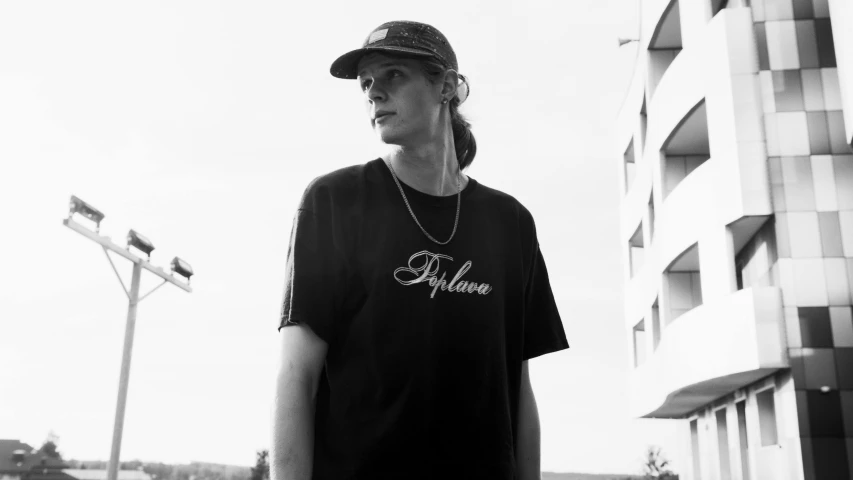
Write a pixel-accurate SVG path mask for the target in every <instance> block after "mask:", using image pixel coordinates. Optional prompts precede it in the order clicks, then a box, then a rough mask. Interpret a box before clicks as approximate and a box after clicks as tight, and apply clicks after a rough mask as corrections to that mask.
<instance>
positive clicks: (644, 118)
mask: <svg viewBox="0 0 853 480" xmlns="http://www.w3.org/2000/svg"><path fill="white" fill-rule="evenodd" d="M648 125H649V116H648V115H646V96H645V95H643V106H642V107H640V148H641V149H642V150H641V152H640V153H641V154H642V152H643V151H645V150H646V130H647V129H648Z"/></svg>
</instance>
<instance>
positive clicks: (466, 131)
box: [450, 97, 477, 170]
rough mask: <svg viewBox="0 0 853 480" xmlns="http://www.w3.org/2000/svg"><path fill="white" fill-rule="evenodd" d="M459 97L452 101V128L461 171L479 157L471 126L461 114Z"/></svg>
mask: <svg viewBox="0 0 853 480" xmlns="http://www.w3.org/2000/svg"><path fill="white" fill-rule="evenodd" d="M459 103H460V102H459V97H453V99H452V100H451V101H450V128H451V129H452V130H453V145H455V146H456V160H457V161H459V170H465V169H466V168H468V166H469V165H471V162H473V161H474V156H475V155H477V140H475V139H474V134H473V133H471V124H470V123H469V122H468V120H466V119H465V117H464V116H463V115H462V114H461V113H460V112H459Z"/></svg>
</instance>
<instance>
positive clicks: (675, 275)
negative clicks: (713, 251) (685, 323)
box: [664, 243, 702, 325]
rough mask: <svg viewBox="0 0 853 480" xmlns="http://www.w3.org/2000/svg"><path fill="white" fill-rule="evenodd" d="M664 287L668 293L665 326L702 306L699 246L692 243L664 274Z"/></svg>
mask: <svg viewBox="0 0 853 480" xmlns="http://www.w3.org/2000/svg"><path fill="white" fill-rule="evenodd" d="M664 277H665V278H664V286H665V287H666V288H667V292H668V293H669V312H667V313H668V315H666V325H669V324H670V323H672V322H673V321H675V319H677V318H678V317H680V316H681V315H684V314H685V313H687V312H689V311H690V310H693V309H694V308H696V307H698V306H700V305H702V276H701V272H700V271H699V244H696V243H694V244H693V246H691V247H690V248H688V249H687V250H686V251H685V252H684V253H682V254H681V255H680V256H679V257H678V258H677V259H675V261H673V262H672V264H671V265H670V266H669V267H667V269H666V271H665V272H664Z"/></svg>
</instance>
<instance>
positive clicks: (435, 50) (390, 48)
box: [329, 20, 459, 79]
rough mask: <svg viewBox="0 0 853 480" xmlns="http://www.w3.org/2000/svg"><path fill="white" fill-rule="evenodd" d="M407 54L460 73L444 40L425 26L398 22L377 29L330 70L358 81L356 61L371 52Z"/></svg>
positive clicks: (436, 30)
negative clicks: (423, 58) (422, 57)
mask: <svg viewBox="0 0 853 480" xmlns="http://www.w3.org/2000/svg"><path fill="white" fill-rule="evenodd" d="M383 51H384V52H392V53H406V54H410V55H418V56H424V57H432V58H435V59H436V60H438V61H439V63H441V64H443V65H444V66H445V67H447V68H452V69H454V70H457V71H458V70H459V64H458V63H457V62H456V54H455V53H454V52H453V48H452V47H451V46H450V42H448V41H447V38H446V37H445V36H444V35H443V34H442V33H441V32H439V31H438V29H436V28H435V27H433V26H431V25H427V24H425V23H418V22H409V21H405V20H398V21H394V22H388V23H383V24H382V25H380V26H378V27H376V28H375V29H374V30H373V31H372V32H370V35H368V36H367V38H366V39H365V40H364V44H363V45H362V46H361V48H359V49H358V50H353V51H351V52H348V53H345V54H343V55H341V56H340V57H338V59H337V60H335V61H334V62H333V63H332V68H331V69H329V70H330V72H331V73H332V75H333V76H335V77H338V78H348V79H352V78H357V77H358V72H357V71H356V70H357V69H358V61H359V60H361V57H363V56H364V55H367V54H368V53H371V52H383Z"/></svg>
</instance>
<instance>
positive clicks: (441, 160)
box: [382, 132, 468, 197]
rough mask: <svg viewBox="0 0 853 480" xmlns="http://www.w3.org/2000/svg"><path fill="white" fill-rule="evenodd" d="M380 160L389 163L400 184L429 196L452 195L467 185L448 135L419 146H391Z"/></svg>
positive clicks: (450, 136)
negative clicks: (402, 183)
mask: <svg viewBox="0 0 853 480" xmlns="http://www.w3.org/2000/svg"><path fill="white" fill-rule="evenodd" d="M448 133H449V132H448ZM382 158H383V160H385V161H386V162H390V163H391V166H392V167H393V168H394V173H396V174H397V177H398V178H399V179H400V181H402V182H404V183H406V184H407V185H409V186H410V187H412V188H414V189H415V190H418V191H419V192H423V193H427V194H429V195H435V196H441V197H444V196H448V195H456V193H457V192H458V191H459V189H462V188H465V185H466V184H467V183H468V179H467V177H466V176H465V174H463V173H462V172H461V171H460V170H459V162H458V161H457V160H456V147H455V145H454V144H453V134H452V133H450V134H449V135H442V138H441V139H440V140H439V141H432V142H429V143H426V144H423V145H417V146H405V145H394V148H393V149H392V150H391V151H390V152H389V153H388V154H386V155H384V156H383V157H382Z"/></svg>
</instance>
